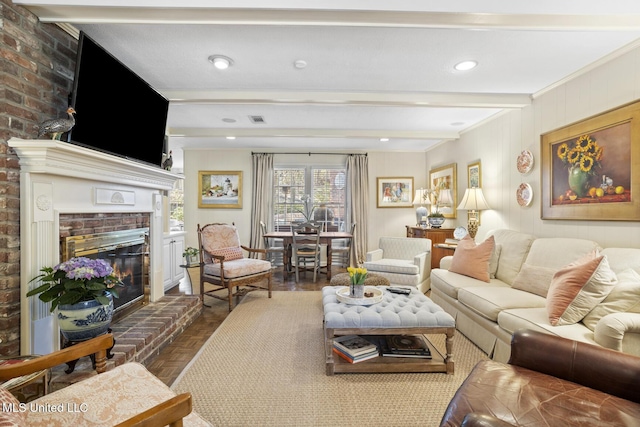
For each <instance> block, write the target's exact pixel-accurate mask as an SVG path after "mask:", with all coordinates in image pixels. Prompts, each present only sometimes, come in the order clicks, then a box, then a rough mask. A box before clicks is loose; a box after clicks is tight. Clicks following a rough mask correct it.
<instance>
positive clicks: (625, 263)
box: [602, 248, 640, 273]
mask: <svg viewBox="0 0 640 427" xmlns="http://www.w3.org/2000/svg"><path fill="white" fill-rule="evenodd" d="M602 255H606V256H607V258H609V266H610V267H611V269H612V270H613V271H614V272H616V273H620V272H623V271H624V270H626V269H627V268H632V269H634V270H635V271H636V272H637V273H640V249H637V248H605V249H603V250H602Z"/></svg>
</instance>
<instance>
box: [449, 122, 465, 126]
mask: <svg viewBox="0 0 640 427" xmlns="http://www.w3.org/2000/svg"><path fill="white" fill-rule="evenodd" d="M463 124H464V122H453V123H451V126H462V125H463Z"/></svg>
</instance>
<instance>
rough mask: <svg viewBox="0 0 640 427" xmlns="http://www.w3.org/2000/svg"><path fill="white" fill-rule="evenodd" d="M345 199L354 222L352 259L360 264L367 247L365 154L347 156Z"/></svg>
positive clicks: (367, 195) (367, 200)
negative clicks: (353, 257)
mask: <svg viewBox="0 0 640 427" xmlns="http://www.w3.org/2000/svg"><path fill="white" fill-rule="evenodd" d="M347 200H348V201H349V203H348V205H349V207H350V208H349V215H350V223H351V224H356V230H355V236H354V238H353V242H352V245H353V247H354V248H355V251H354V252H355V254H354V256H355V260H352V261H354V262H355V263H354V265H357V266H361V265H362V263H364V261H365V256H366V253H367V248H368V240H367V234H368V233H367V230H368V224H367V210H368V208H369V159H368V157H367V155H366V154H352V155H350V156H349V157H348V158H347Z"/></svg>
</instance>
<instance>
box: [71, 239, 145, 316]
mask: <svg viewBox="0 0 640 427" xmlns="http://www.w3.org/2000/svg"><path fill="white" fill-rule="evenodd" d="M148 248H149V229H148V228H137V229H134V230H122V231H112V232H106V233H97V234H85V235H82V236H70V237H64V238H63V239H62V260H63V261H66V260H68V259H69V258H73V257H78V256H83V257H87V258H91V259H98V258H100V259H104V260H107V261H108V262H109V263H110V264H111V267H113V271H114V274H115V275H116V276H118V277H119V278H120V280H122V282H123V283H124V287H121V288H118V295H119V298H114V299H113V304H114V309H115V310H116V311H117V310H118V309H122V308H124V307H126V306H127V305H130V304H132V303H133V302H136V301H139V300H141V299H142V298H143V297H144V287H145V285H147V284H148V280H149V275H148V262H147V260H148V255H149V252H148V251H149V249H148Z"/></svg>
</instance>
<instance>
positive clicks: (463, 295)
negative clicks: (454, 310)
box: [458, 286, 545, 322]
mask: <svg viewBox="0 0 640 427" xmlns="http://www.w3.org/2000/svg"><path fill="white" fill-rule="evenodd" d="M458 301H460V302H461V303H462V304H464V305H465V306H467V307H469V308H470V309H472V310H473V311H475V312H476V313H478V314H480V315H481V316H483V317H486V318H487V319H489V320H491V321H493V322H495V321H497V320H498V313H500V312H501V311H502V310H506V309H509V308H520V307H544V304H545V300H544V298H542V297H540V296H538V295H535V294H532V293H529V292H524V291H519V290H517V289H513V288H498V287H491V286H490V287H476V288H466V289H460V290H459V291H458Z"/></svg>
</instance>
